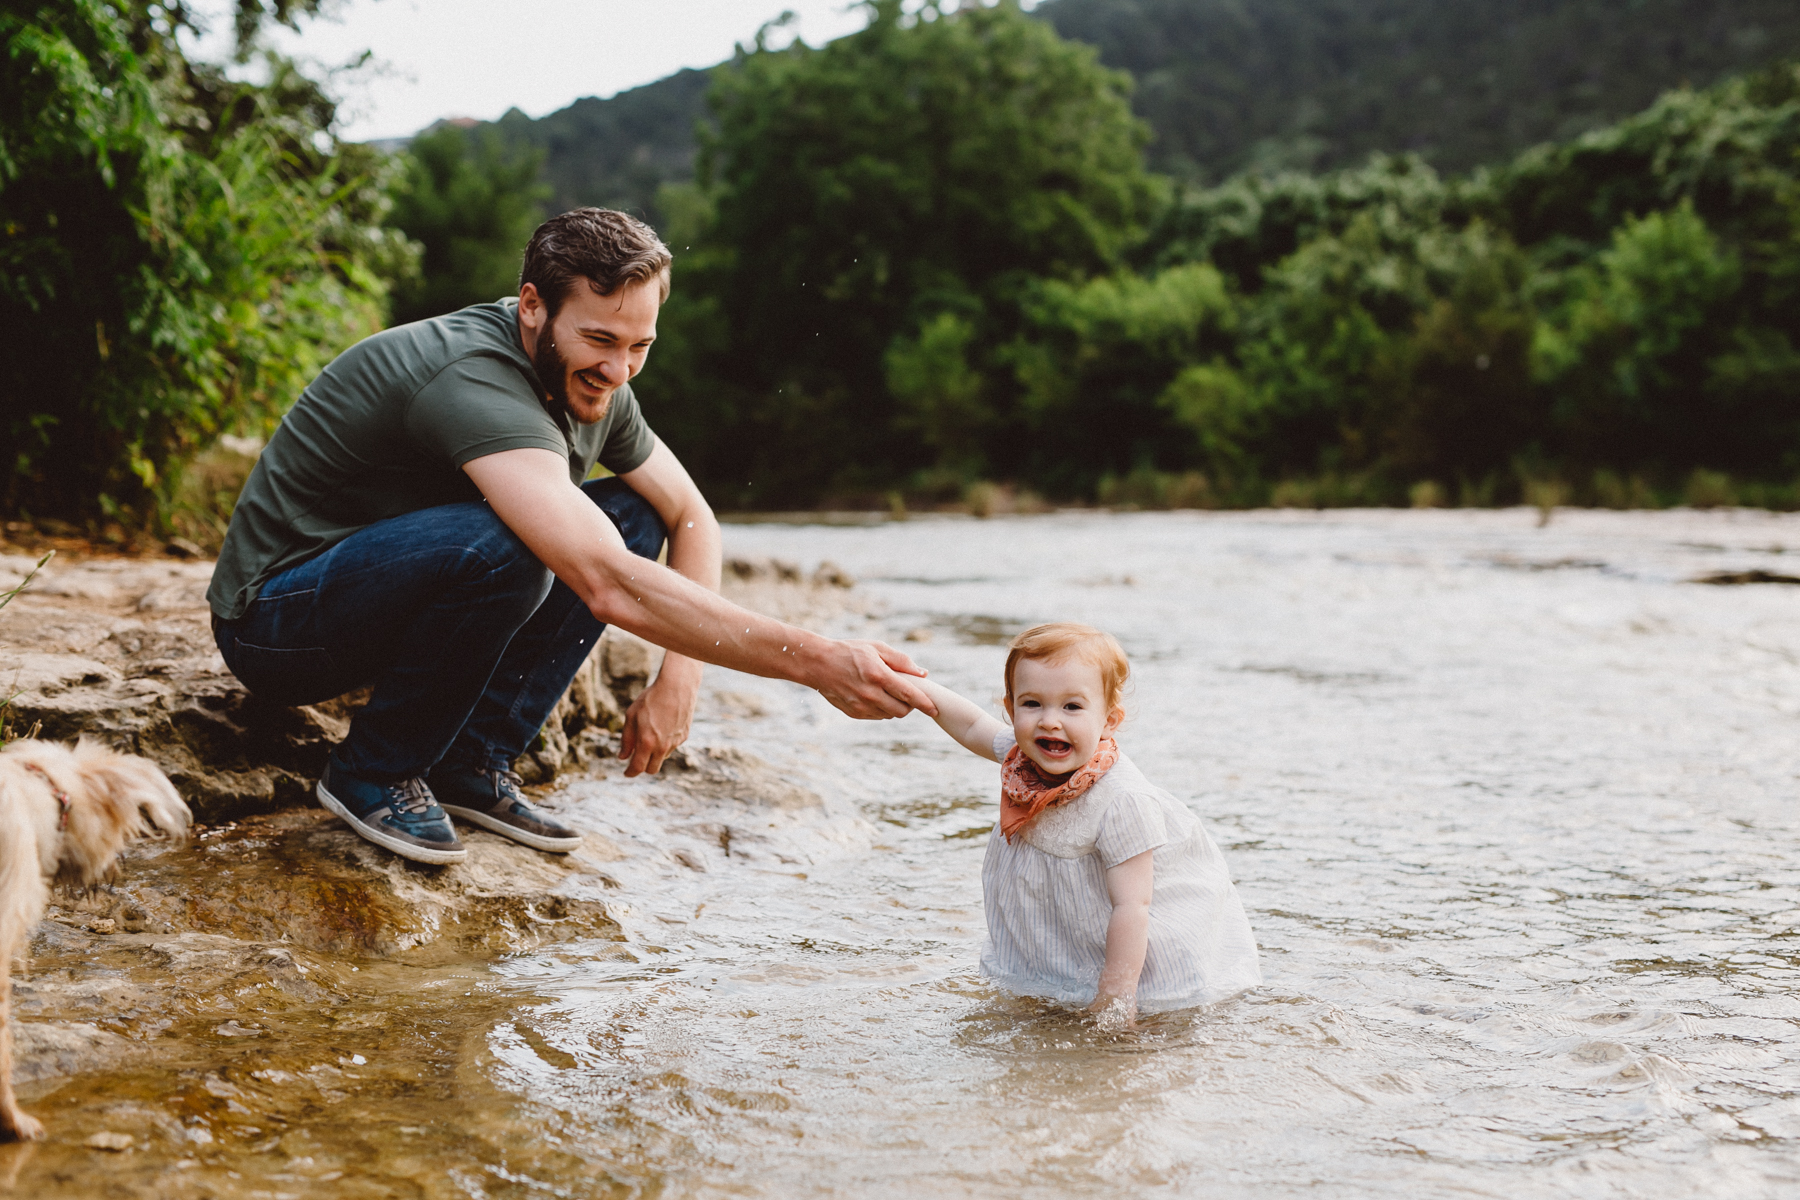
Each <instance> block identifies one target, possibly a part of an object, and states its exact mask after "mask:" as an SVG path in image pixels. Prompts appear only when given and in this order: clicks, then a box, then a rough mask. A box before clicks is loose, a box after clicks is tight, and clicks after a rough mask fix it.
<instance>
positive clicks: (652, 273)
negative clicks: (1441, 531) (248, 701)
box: [207, 208, 935, 863]
mask: <svg viewBox="0 0 1800 1200" xmlns="http://www.w3.org/2000/svg"><path fill="white" fill-rule="evenodd" d="M670 260H671V256H670V254H669V251H668V249H667V248H666V247H665V246H664V245H663V244H662V242H661V241H659V240H658V239H657V236H656V234H655V233H654V232H652V231H651V230H650V228H649V227H648V226H646V225H644V224H643V223H642V222H640V221H637V220H634V219H633V218H631V217H628V216H626V215H624V214H623V213H617V212H609V211H605V210H602V209H594V208H584V209H577V210H575V211H573V212H568V213H564V214H563V215H562V216H560V217H556V218H554V219H553V220H550V221H546V222H545V223H544V224H543V225H542V226H540V227H539V229H538V231H537V232H536V233H535V234H534V235H533V236H532V239H531V244H530V246H529V247H527V249H526V251H525V262H524V267H523V270H522V271H521V273H520V287H519V297H518V300H517V301H516V302H515V301H513V300H511V299H508V300H503V301H500V302H497V303H494V304H481V305H476V306H474V307H472V308H465V309H463V310H462V311H461V312H456V313H451V314H449V315H447V316H443V317H437V318H434V319H432V320H428V321H420V322H417V323H414V324H411V325H402V326H400V327H398V328H395V329H389V330H386V331H384V332H382V333H378V334H376V335H374V336H373V337H370V338H367V339H365V340H364V341H362V342H359V343H358V344H356V345H355V346H352V347H351V348H350V349H349V350H346V351H345V352H344V353H343V354H341V355H339V356H338V358H337V359H336V360H335V361H334V362H332V364H331V365H330V366H328V367H327V368H326V369H325V370H324V371H323V372H321V373H320V375H319V377H318V378H317V379H315V380H314V381H313V382H312V383H311V384H310V385H309V386H308V387H307V389H306V391H305V392H304V393H303V394H302V395H301V397H300V400H299V402H298V403H296V404H295V405H294V407H293V409H292V411H290V412H289V413H288V415H287V417H286V418H285V419H284V420H283V421H282V423H281V426H280V428H279V429H277V430H276V431H275V436H274V437H273V438H271V439H270V441H269V444H268V447H267V448H266V449H265V450H264V451H263V454H262V457H261V459H260V460H259V461H258V463H257V465H256V469H255V470H254V471H253V472H252V473H251V475H250V479H249V481H248V482H247V483H246V484H245V486H244V491H243V495H242V496H241V497H240V498H239V500H238V504H237V508H236V510H235V511H234V512H233V514H232V518H231V528H230V530H229V531H228V532H227V534H226V537H225V545H224V548H223V550H222V551H221V553H220V556H219V565H218V568H217V570H216V571H215V572H214V575H213V581H212V586H211V588H210V589H209V591H208V593H207V599H208V602H209V603H210V604H211V606H212V610H213V629H214V636H215V638H216V640H217V641H218V645H219V650H220V652H221V653H222V654H223V655H224V656H225V663H226V665H227V666H228V667H230V669H231V671H232V673H233V674H235V675H236V676H237V677H238V678H239V679H240V680H242V681H243V683H244V684H245V686H246V687H248V688H249V689H250V690H251V691H252V692H254V693H255V694H257V695H258V696H263V697H266V698H268V699H271V700H274V701H276V702H278V703H283V704H308V703H314V702H317V701H320V700H324V699H328V698H329V697H332V696H336V695H340V694H342V693H344V692H347V691H350V690H351V689H353V688H356V687H361V686H363V685H366V684H371V683H372V684H373V685H374V691H373V694H372V695H371V697H370V700H369V703H368V705H367V706H366V707H364V708H363V709H362V710H361V711H360V712H359V713H358V714H357V715H356V718H355V719H354V720H353V721H352V722H351V726H350V732H349V735H348V736H347V737H346V738H345V739H344V741H343V743H342V744H341V745H339V746H338V747H337V748H336V750H334V751H333V753H332V755H331V758H330V760H329V762H328V763H327V765H326V767H325V771H324V774H323V776H322V777H321V778H320V780H319V785H318V796H319V801H320V803H322V804H323V805H324V806H325V807H326V808H328V809H330V810H331V811H332V812H334V813H336V814H337V815H338V816H340V817H342V818H343V819H344V820H345V821H346V822H348V823H349V825H350V827H351V828H352V829H354V830H355V831H356V832H357V833H358V834H360V835H361V836H363V837H365V838H367V839H368V840H369V841H371V842H374V843H376V844H377V845H380V846H385V847H386V848H388V849H389V850H392V851H394V852H395V853H397V854H401V855H404V856H405V857H407V858H411V859H415V860H417V861H419V862H427V863H449V862H456V861H459V860H460V859H462V858H463V857H464V856H465V855H466V854H467V851H466V850H465V849H464V848H463V846H462V844H461V843H460V842H459V841H458V840H457V837H456V832H455V830H454V828H453V827H452V825H451V823H450V819H449V818H450V817H451V816H455V817H458V818H461V819H463V820H466V821H469V822H471V823H474V824H477V825H480V826H483V827H485V828H487V829H490V830H493V831H494V832H496V833H499V834H502V835H504V836H506V837H510V838H512V839H514V840H515V841H519V842H522V843H524V844H525V845H528V846H534V847H537V848H538V849H542V850H551V851H567V850H570V849H573V848H574V847H575V846H576V845H577V844H578V843H579V841H580V839H579V837H578V836H577V835H576V834H575V833H574V832H573V831H572V830H570V829H569V828H568V827H566V826H564V825H563V824H561V823H560V822H558V821H557V820H556V819H554V818H553V817H551V816H549V815H548V814H547V813H544V812H542V811H540V810H538V809H536V808H534V807H533V806H532V805H531V804H530V803H529V802H528V801H527V800H526V798H525V797H524V795H523V794H522V793H521V792H520V790H519V787H518V778H517V776H515V775H513V774H512V770H511V768H512V764H513V760H514V759H515V758H516V757H517V756H518V755H519V754H520V753H521V752H522V751H523V750H524V749H525V746H526V745H527V743H529V742H530V740H531V739H532V737H534V736H535V735H536V733H537V731H538V729H539V727H540V726H542V724H543V722H544V720H545V718H546V717H548V716H549V714H550V710H551V708H552V707H554V706H555V704H556V702H557V700H558V699H559V698H560V697H561V696H562V694H563V691H564V690H565V689H566V688H567V687H568V685H569V681H570V680H571V679H573V678H574V675H575V672H576V670H577V669H578V668H579V667H580V666H581V664H582V662H583V661H584V660H585V659H586V658H587V656H588V653H589V652H590V651H591V650H592V649H593V647H594V644H595V643H596V641H597V640H598V639H599V636H600V633H601V630H603V629H604V628H605V627H606V626H607V625H609V624H616V625H618V626H620V627H621V628H623V629H627V630H629V631H631V632H632V633H635V634H637V635H639V636H640V637H643V638H646V639H647V640H649V641H651V642H654V643H656V644H657V645H660V646H663V647H665V648H666V649H667V651H668V654H667V656H666V657H665V658H664V660H663V665H662V669H661V671H660V672H659V673H658V675H657V678H656V681H655V682H654V683H653V684H651V686H650V687H649V689H648V690H646V691H645V692H644V694H643V695H642V696H641V697H639V699H638V700H637V702H636V703H634V704H633V705H632V706H631V710H630V712H629V713H628V714H627V715H626V720H625V730H624V734H623V739H622V746H621V750H620V757H621V758H628V759H629V760H630V765H629V767H628V768H627V772H626V773H627V774H630V775H636V774H639V773H640V772H644V771H656V770H657V769H658V768H660V767H661V765H662V762H663V759H664V757H665V756H666V755H667V754H668V753H669V752H670V751H671V750H673V749H674V748H675V747H676V746H678V745H680V744H681V743H682V742H683V741H684V740H685V739H686V737H687V733H688V728H689V725H690V723H691V721H692V718H693V712H694V702H695V700H696V698H697V696H698V693H699V686H700V669H701V664H702V663H705V662H711V663H718V664H720V665H723V666H728V667H733V668H736V669H738V670H741V671H748V672H751V673H753V674H758V675H766V676H773V677H776V678H781V679H791V680H795V681H796V682H800V683H804V684H806V685H807V686H809V687H813V688H817V689H818V690H819V691H820V692H821V693H823V694H824V696H825V697H826V699H828V700H830V701H831V703H833V704H834V705H836V706H837V707H838V708H840V709H842V710H843V711H844V712H846V713H848V714H849V715H851V716H853V717H859V718H869V719H879V718H883V717H896V716H904V715H905V714H906V713H907V712H908V711H910V710H911V709H912V708H915V707H916V708H921V709H924V710H925V711H927V712H933V711H935V709H934V707H933V706H932V704H931V702H930V700H929V698H928V697H927V696H926V695H925V694H924V693H923V692H922V691H921V690H920V689H919V687H918V686H917V685H916V684H914V683H913V682H912V681H911V679H909V678H908V677H909V676H917V675H922V674H923V672H922V671H920V670H919V669H918V668H917V667H915V666H914V665H913V664H912V662H911V661H910V660H909V659H908V658H907V657H906V656H905V655H903V654H901V653H899V652H898V651H896V650H893V649H891V648H889V647H887V646H884V645H881V644H880V643H876V642H852V641H836V640H833V639H830V638H824V637H820V636H818V635H816V634H812V633H808V632H806V631H805V630H802V629H798V628H795V627H794V626H792V625H785V624H782V623H781V622H779V621H774V620H771V619H769V618H767V617H761V616H757V615H756V614H754V613H750V612H748V611H746V610H744V609H741V608H738V607H736V606H735V605H732V604H730V603H728V602H727V601H725V600H723V599H721V598H720V597H719V596H718V595H717V594H716V593H717V591H718V586H719V568H720V563H719V553H720V551H719V547H720V538H719V525H718V522H717V521H716V520H715V519H714V517H713V514H712V510H711V509H710V508H708V507H707V504H706V501H705V500H704V499H703V498H702V497H701V495H700V492H699V490H698V489H697V488H696V487H695V486H694V483H693V481H692V479H690V478H689V476H688V473H687V471H686V470H685V469H684V468H683V467H682V465H681V463H680V461H679V460H677V459H676V457H675V456H674V455H673V454H672V453H670V452H669V449H668V448H667V447H666V446H664V445H663V444H662V443H661V442H660V441H659V440H658V439H657V437H656V435H655V434H654V433H652V432H651V431H650V427H649V426H648V425H647V424H646V423H645V422H644V418H643V414H642V413H641V412H640V411H639V408H638V402H637V399H636V397H635V396H634V395H633V394H632V390H631V387H630V384H629V383H628V380H630V379H631V378H632V377H633V376H634V375H636V374H637V373H638V371H639V370H640V369H642V367H643V365H644V360H645V357H646V356H647V355H648V354H649V351H650V345H651V343H652V342H653V341H654V340H655V338H656V318H657V313H658V311H659V310H660V308H661V305H662V302H663V301H664V300H665V299H667V297H668V290H669V265H670ZM596 463H598V464H599V465H601V466H604V467H606V468H607V469H608V470H610V471H611V472H613V477H612V478H608V479H602V480H597V481H594V482H583V481H584V480H586V478H587V476H588V475H589V473H590V472H591V471H592V469H593V467H594V465H595V464H596ZM665 538H666V539H667V543H668V566H667V567H663V566H659V565H658V564H657V561H656V560H657V557H658V555H659V553H660V552H661V551H662V549H663V544H664V540H665Z"/></svg>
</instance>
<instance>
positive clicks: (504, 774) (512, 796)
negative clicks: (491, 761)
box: [486, 771, 525, 804]
mask: <svg viewBox="0 0 1800 1200" xmlns="http://www.w3.org/2000/svg"><path fill="white" fill-rule="evenodd" d="M486 774H488V775H491V776H493V777H494V791H495V793H496V794H497V795H498V796H499V798H500V799H502V800H507V801H510V802H512V803H513V804H524V803H525V793H524V791H523V790H521V789H523V788H524V786H525V777H524V776H523V775H521V774H519V773H518V772H517V771H488V772H486Z"/></svg>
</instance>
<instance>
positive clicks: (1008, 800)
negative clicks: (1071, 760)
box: [1000, 737, 1119, 842]
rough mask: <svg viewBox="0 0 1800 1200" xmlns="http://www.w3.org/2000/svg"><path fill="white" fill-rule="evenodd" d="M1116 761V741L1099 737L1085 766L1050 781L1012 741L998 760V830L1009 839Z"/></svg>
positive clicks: (1082, 791)
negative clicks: (1065, 777)
mask: <svg viewBox="0 0 1800 1200" xmlns="http://www.w3.org/2000/svg"><path fill="white" fill-rule="evenodd" d="M1118 761H1119V743H1118V742H1116V741H1114V740H1113V739H1112V738H1110V737H1103V738H1101V739H1100V746H1099V748H1098V749H1097V750H1095V751H1094V757H1092V758H1090V759H1088V760H1087V764H1086V765H1085V766H1083V767H1082V768H1081V769H1080V770H1078V771H1076V772H1075V773H1074V774H1073V775H1071V776H1069V777H1068V778H1067V779H1065V780H1064V781H1063V782H1061V783H1058V784H1052V783H1051V782H1050V781H1049V780H1048V779H1045V778H1044V773H1043V772H1042V771H1040V770H1038V765H1037V764H1036V763H1034V762H1032V761H1031V760H1030V759H1029V758H1026V757H1025V752H1024V751H1023V750H1021V749H1019V747H1018V746H1017V744H1015V745H1014V746H1013V748H1012V749H1011V750H1008V751H1007V752H1006V760H1005V761H1004V762H1002V763H1001V764H1000V832H1001V833H1003V834H1005V835H1006V840H1007V841H1009V842H1010V841H1012V840H1013V839H1014V838H1015V837H1017V836H1018V835H1019V834H1020V833H1021V832H1023V831H1024V829H1025V827H1026V826H1027V825H1029V824H1031V823H1032V821H1034V820H1036V819H1037V815H1038V814H1039V813H1041V812H1043V811H1044V810H1045V809H1046V808H1050V807H1052V806H1053V805H1057V804H1062V803H1065V802H1067V801H1069V800H1073V799H1075V798H1076V797H1077V796H1080V795H1083V794H1085V793H1086V792H1087V790H1088V789H1089V788H1091V787H1093V786H1094V785H1095V784H1096V783H1099V782H1100V777H1101V776H1102V775H1104V774H1106V773H1107V772H1108V771H1110V770H1112V766H1113V764H1114V763H1116V762H1118Z"/></svg>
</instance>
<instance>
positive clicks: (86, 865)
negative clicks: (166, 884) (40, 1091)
mask: <svg viewBox="0 0 1800 1200" xmlns="http://www.w3.org/2000/svg"><path fill="white" fill-rule="evenodd" d="M58 791H61V792H63V793H65V794H66V795H67V796H68V798H69V809H68V821H67V824H66V826H65V824H64V822H63V808H62V804H61V802H60V801H58V800H57V798H56V793H57V792H58ZM188 821H189V813H188V807H187V805H186V804H183V803H182V802H181V797H180V796H179V795H177V794H176V792H175V788H174V787H173V786H172V785H171V784H170V783H169V781H168V779H167V778H165V777H164V775H163V773H162V772H161V771H159V770H157V768H156V764H155V763H153V762H151V761H150V760H149V759H147V758H139V757H137V756H136V755H132V754H118V753H115V752H114V751H111V750H108V749H106V748H105V747H103V746H98V745H95V744H93V743H91V742H85V741H84V742H81V743H79V744H77V745H76V747H75V748H74V749H73V750H71V749H69V748H68V747H67V746H62V745H58V744H57V743H55V742H42V741H20V742H14V743H12V744H11V745H9V746H7V747H6V749H5V750H4V751H0V1135H5V1136H10V1137H14V1138H18V1139H20V1140H22V1141H26V1140H31V1139H35V1138H40V1137H42V1136H43V1135H44V1127H43V1126H42V1125H40V1124H38V1122H37V1121H35V1120H34V1119H32V1118H31V1117H28V1116H26V1115H25V1114H24V1113H23V1112H21V1111H20V1110H19V1104H18V1101H17V1100H16V1099H15V1098H14V1096H13V1087H12V1070H13V1061H12V1058H13V1037H12V963H13V959H14V958H15V957H17V956H18V955H19V954H20V953H21V952H22V951H23V950H24V949H25V945H26V943H27V941H28V939H29V938H30V936H31V931H32V929H33V927H35V926H36V925H37V923H38V919H39V918H41V917H42V916H43V915H44V905H45V904H47V903H48V902H49V899H50V884H51V883H52V881H54V882H57V883H66V884H77V885H80V884H92V883H94V882H96V881H98V880H100V879H103V878H105V877H106V875H107V874H108V873H109V872H110V871H111V870H112V869H113V863H114V861H115V860H116V859H117V858H118V857H119V852H120V851H121V850H123V849H124V848H125V845H126V843H128V842H130V841H131V840H132V839H133V838H135V837H138V836H140V835H142V834H145V833H148V832H149V831H150V829H151V827H153V826H154V827H155V828H157V829H160V830H162V831H163V832H164V833H168V834H173V835H175V836H177V837H179V836H181V835H183V834H185V833H186V832H187V826H188Z"/></svg>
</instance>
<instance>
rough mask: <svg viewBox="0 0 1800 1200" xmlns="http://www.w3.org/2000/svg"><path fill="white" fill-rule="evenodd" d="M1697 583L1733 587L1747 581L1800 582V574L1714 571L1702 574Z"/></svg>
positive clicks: (1761, 571)
mask: <svg viewBox="0 0 1800 1200" xmlns="http://www.w3.org/2000/svg"><path fill="white" fill-rule="evenodd" d="M1693 582H1695V583H1710V584H1712V585H1714V586H1715V587H1733V586H1738V585H1742V584H1747V583H1789V584H1793V583H1800V575H1783V574H1781V573H1780V572H1778V571H1764V570H1760V569H1757V570H1751V571H1714V572H1712V573H1711V574H1709V575H1701V576H1698V577H1697V578H1695V579H1694V581H1693Z"/></svg>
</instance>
